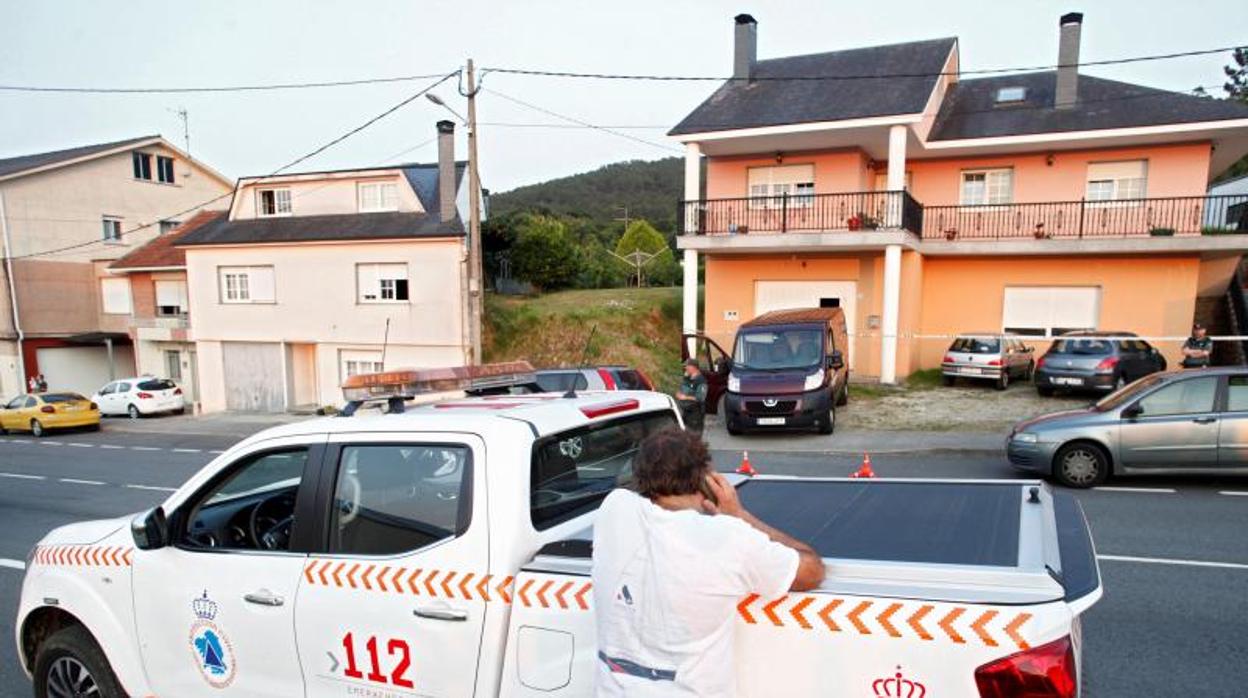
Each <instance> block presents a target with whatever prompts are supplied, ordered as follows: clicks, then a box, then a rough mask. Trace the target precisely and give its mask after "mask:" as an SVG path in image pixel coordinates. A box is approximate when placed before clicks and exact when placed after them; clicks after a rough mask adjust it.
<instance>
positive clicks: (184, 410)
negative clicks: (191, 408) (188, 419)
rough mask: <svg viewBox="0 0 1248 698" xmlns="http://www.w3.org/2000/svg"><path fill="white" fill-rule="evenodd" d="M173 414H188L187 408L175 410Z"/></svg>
mask: <svg viewBox="0 0 1248 698" xmlns="http://www.w3.org/2000/svg"><path fill="white" fill-rule="evenodd" d="M173 413H174V414H177V415H182V414H186V408H185V407H179V408H178V409H176V410H174V411H173Z"/></svg>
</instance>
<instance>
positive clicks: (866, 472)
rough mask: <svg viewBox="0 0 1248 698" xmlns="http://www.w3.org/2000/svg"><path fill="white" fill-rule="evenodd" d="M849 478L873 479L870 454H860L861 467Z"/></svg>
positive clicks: (873, 473) (873, 472)
mask: <svg viewBox="0 0 1248 698" xmlns="http://www.w3.org/2000/svg"><path fill="white" fill-rule="evenodd" d="M850 477H875V471H874V470H872V469H871V454H870V453H864V454H862V465H860V466H858V470H856V471H854V473H853V474H852V475H850Z"/></svg>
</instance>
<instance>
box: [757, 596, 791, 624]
mask: <svg viewBox="0 0 1248 698" xmlns="http://www.w3.org/2000/svg"><path fill="white" fill-rule="evenodd" d="M787 598H789V596H788V594H785V595H784V596H781V597H780V598H778V599H775V600H774V601H772V602H771V603H769V604H766V605H764V606H763V615H764V616H767V620H770V621H771V624H772V625H774V626H776V627H777V628H782V627H784V621H782V620H780V619H779V618H777V617H776V606H779V605H780V604H782V603H784V601H785V599H787Z"/></svg>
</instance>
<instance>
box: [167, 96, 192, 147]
mask: <svg viewBox="0 0 1248 698" xmlns="http://www.w3.org/2000/svg"><path fill="white" fill-rule="evenodd" d="M169 111H171V112H173V113H174V114H176V115H177V117H178V118H179V119H181V120H182V142H183V143H184V144H185V145H186V156H187V157H188V158H189V157H191V114H190V112H188V111H187V110H186V107H178V108H177V109H170V110H169Z"/></svg>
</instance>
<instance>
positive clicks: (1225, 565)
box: [1096, 555, 1248, 570]
mask: <svg viewBox="0 0 1248 698" xmlns="http://www.w3.org/2000/svg"><path fill="white" fill-rule="evenodd" d="M1096 559H1098V560H1108V561H1110V562H1142V563H1145V564H1150V565H1174V566H1178V567H1215V568H1217V569H1224V570H1248V564H1244V563H1242V562H1209V561H1207V560H1171V559H1167V558H1160V557H1134V556H1131V555H1097V556H1096Z"/></svg>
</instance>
